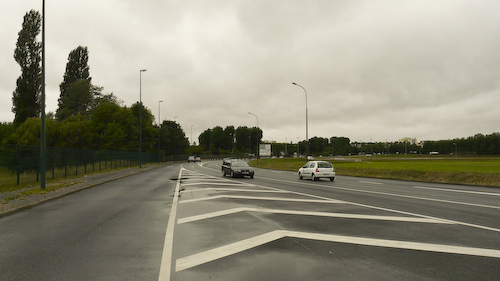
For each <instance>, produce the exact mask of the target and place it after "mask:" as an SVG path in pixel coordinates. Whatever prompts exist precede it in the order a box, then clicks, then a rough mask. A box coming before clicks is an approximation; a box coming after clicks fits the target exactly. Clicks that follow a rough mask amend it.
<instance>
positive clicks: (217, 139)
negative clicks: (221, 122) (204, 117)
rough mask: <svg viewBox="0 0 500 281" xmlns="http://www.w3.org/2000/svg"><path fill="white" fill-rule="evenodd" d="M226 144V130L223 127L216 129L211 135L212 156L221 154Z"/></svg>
mask: <svg viewBox="0 0 500 281" xmlns="http://www.w3.org/2000/svg"><path fill="white" fill-rule="evenodd" d="M223 143H224V129H222V127H221V126H217V127H214V128H213V129H212V133H211V135H210V150H211V151H212V154H219V150H220V149H221V148H222V147H223Z"/></svg>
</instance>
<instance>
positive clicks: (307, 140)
mask: <svg viewBox="0 0 500 281" xmlns="http://www.w3.org/2000/svg"><path fill="white" fill-rule="evenodd" d="M292 84H293V85H295V86H298V87H301V88H302V89H303V90H304V93H305V94H306V157H307V155H308V154H309V135H308V128H307V126H308V124H307V123H308V120H307V91H306V88H304V87H302V86H300V85H299V84H297V83H295V82H292Z"/></svg>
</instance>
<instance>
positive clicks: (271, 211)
mask: <svg viewBox="0 0 500 281" xmlns="http://www.w3.org/2000/svg"><path fill="white" fill-rule="evenodd" d="M240 212H258V213H269V214H288V215H303V216H318V217H332V218H347V219H365V220H382V221H400V222H419V223H442V224H452V223H451V222H447V221H442V220H436V219H430V218H420V217H417V218H415V217H396V216H374V215H361V214H346V213H326V212H309V211H296V210H277V209H265V208H249V207H241V208H233V209H229V210H223V211H217V212H212V213H206V214H201V215H196V216H191V217H186V218H180V219H178V220H177V223H178V224H182V223H188V222H194V221H199V220H204V219H210V218H215V217H220V216H225V215H230V214H236V213H240Z"/></svg>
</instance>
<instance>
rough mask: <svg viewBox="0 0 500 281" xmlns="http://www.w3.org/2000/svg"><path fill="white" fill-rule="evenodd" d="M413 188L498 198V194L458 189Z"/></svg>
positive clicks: (499, 194)
mask: <svg viewBox="0 0 500 281" xmlns="http://www.w3.org/2000/svg"><path fill="white" fill-rule="evenodd" d="M413 187H414V188H420V189H427V190H439V191H446V192H457V193H469V194H479V195H488V196H500V193H491V192H482V191H471V190H460V189H446V188H434V187H426V186H418V185H415V186H413Z"/></svg>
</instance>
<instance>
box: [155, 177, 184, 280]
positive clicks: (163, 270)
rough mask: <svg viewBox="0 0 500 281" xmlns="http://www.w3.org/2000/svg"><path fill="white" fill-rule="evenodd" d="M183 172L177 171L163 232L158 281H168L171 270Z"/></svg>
mask: <svg viewBox="0 0 500 281" xmlns="http://www.w3.org/2000/svg"><path fill="white" fill-rule="evenodd" d="M183 170H184V168H182V167H181V169H180V170H179V177H178V178H177V184H176V186H175V193H174V199H173V202H172V209H171V211H170V217H169V218H168V224H167V230H166V232H165V240H164V243H163V253H162V255H161V263H160V275H159V276H158V281H170V272H171V270H172V269H171V268H172V247H173V242H174V226H175V219H176V215H177V204H178V202H179V189H180V186H181V178H182V171H183Z"/></svg>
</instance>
